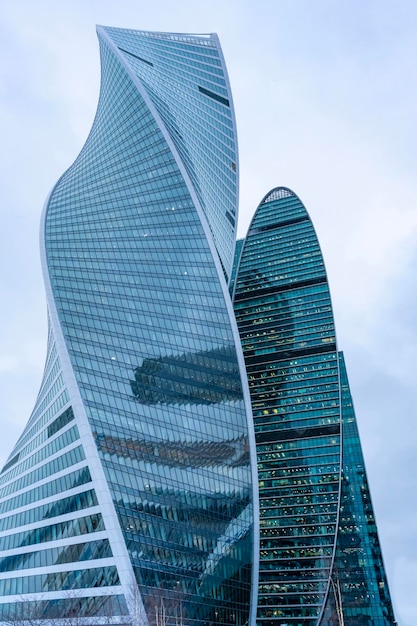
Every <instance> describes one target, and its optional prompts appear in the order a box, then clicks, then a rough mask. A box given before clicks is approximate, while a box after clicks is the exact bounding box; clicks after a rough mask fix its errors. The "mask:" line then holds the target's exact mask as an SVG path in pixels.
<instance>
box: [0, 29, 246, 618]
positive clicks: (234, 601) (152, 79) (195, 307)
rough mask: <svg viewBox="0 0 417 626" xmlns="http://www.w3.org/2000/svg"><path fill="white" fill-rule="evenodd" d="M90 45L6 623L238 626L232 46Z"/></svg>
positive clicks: (3, 572) (239, 470)
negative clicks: (86, 116) (83, 124)
mask: <svg viewBox="0 0 417 626" xmlns="http://www.w3.org/2000/svg"><path fill="white" fill-rule="evenodd" d="M98 36H99V42H100V50H101V63H102V80H101V91H100V99H99V103H98V109H97V113H96V117H95V120H94V124H93V127H92V129H91V132H90V135H89V137H88V139H87V142H86V144H85V145H84V147H83V149H82V151H81V153H80V155H79V157H78V158H77V159H76V161H75V162H74V164H73V165H72V166H71V167H70V168H69V169H68V171H67V172H65V173H64V174H63V176H62V177H61V178H60V179H59V181H58V182H57V184H56V185H55V187H54V189H53V190H52V192H51V194H50V196H49V198H48V200H47V203H46V207H45V211H44V217H43V222H42V227H41V254H42V262H43V268H44V276H45V284H46V290H47V303H48V317H49V338H48V351H47V359H46V365H45V373H44V378H43V382H42V385H41V389H40V391H39V396H38V399H37V401H36V404H35V408H34V410H33V413H32V415H31V417H30V419H29V421H28V424H27V426H26V428H25V430H24V432H23V434H22V436H21V437H20V439H19V441H18V442H17V444H16V446H15V448H14V450H13V451H12V453H11V455H10V457H9V459H8V461H7V463H6V464H5V466H4V468H3V470H2V472H1V475H0V621H2V620H14V621H16V620H19V619H20V618H25V619H27V618H28V616H29V617H31V618H36V619H45V620H46V621H47V622H48V624H50V623H51V619H52V618H55V617H56V618H60V617H67V618H68V617H72V616H74V617H75V616H76V617H77V619H82V618H83V617H90V616H97V615H98V616H101V617H100V620H101V621H102V622H103V623H110V622H109V620H110V618H112V619H113V618H114V619H113V621H111V623H114V624H119V623H124V622H129V620H136V621H137V622H139V623H141V624H145V625H146V624H152V623H155V621H156V622H158V619H159V624H161V623H162V622H161V621H160V620H161V615H162V614H163V615H164V619H165V618H166V619H169V620H170V621H171V622H172V623H174V622H176V623H178V620H180V619H181V620H182V621H183V622H184V623H186V624H189V625H194V624H195V625H197V624H225V625H226V624H246V623H247V622H248V620H249V617H250V615H249V605H250V593H251V577H252V561H253V553H252V550H253V549H252V526H253V517H254V515H253V507H254V506H255V509H256V506H257V500H256V498H255V499H254V498H253V491H255V492H256V489H257V486H256V480H255V481H252V471H251V470H252V468H254V469H255V471H256V465H255V463H254V460H255V459H254V457H253V459H252V465H251V457H250V450H251V449H254V448H253V441H254V440H253V435H252V437H251V434H250V429H251V418H250V414H251V408H250V398H249V390H248V386H247V381H246V376H245V373H244V363H243V356H242V351H241V347H240V342H239V335H238V332H237V328H236V323H235V321H234V316H233V309H232V304H231V301H230V297H229V294H228V286H227V277H228V276H229V274H230V271H231V267H232V261H233V251H234V241H235V232H236V218H237V176H238V163H237V148H236V131H235V124H234V114H233V108H232V98H231V93H230V87H229V83H228V79H227V73H226V69H225V65H224V61H223V57H222V53H221V49H220V46H219V42H218V39H217V37H216V36H215V35H178V34H166V33H148V32H135V31H130V30H120V29H113V28H104V27H99V28H98ZM225 277H226V278H225ZM255 520H257V515H255ZM255 563H256V559H255ZM256 571H257V570H256V566H255V567H254V572H255V576H256ZM136 584H137V585H138V588H137V587H136ZM254 592H256V585H255V586H254ZM254 605H255V602H252V606H254ZM158 612H159V613H158ZM161 612H163V613H161ZM158 614H159V618H158V617H157V616H158ZM100 620H99V621H100Z"/></svg>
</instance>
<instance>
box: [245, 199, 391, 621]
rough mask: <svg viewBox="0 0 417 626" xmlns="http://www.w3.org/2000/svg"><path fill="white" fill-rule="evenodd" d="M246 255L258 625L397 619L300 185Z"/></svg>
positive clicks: (266, 205) (261, 220)
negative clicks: (256, 513)
mask: <svg viewBox="0 0 417 626" xmlns="http://www.w3.org/2000/svg"><path fill="white" fill-rule="evenodd" d="M237 254H239V255H240V258H239V260H237V259H236V261H235V265H234V270H235V275H234V277H233V282H234V308H235V313H236V319H237V323H238V327H239V332H240V336H241V341H242V347H243V351H244V356H245V362H246V368H247V375H248V379H249V385H250V391H251V398H252V410H253V417H254V423H255V436H256V448H257V460H258V471H259V500H260V562H259V598H258V616H257V617H258V623H259V624H261V625H263V626H278V625H280V626H289V625H292V626H338V625H339V624H340V625H344V626H387V625H392V624H394V623H395V622H394V616H393V611H392V606H391V600H390V596H389V591H388V585H387V580H386V575H385V571H384V566H383V562H382V556H381V549H380V545H379V540H378V534H377V530H376V526H375V519H374V514H373V509H372V504H371V500H370V494H369V488H368V484H367V480H366V472H365V467H364V461H363V456H362V452H361V447H360V442H359V436H358V431H357V426H356V421H355V415H354V412H353V407H352V399H351V396H350V392H349V387H348V382H347V376H346V370H345V367H344V361H343V357H342V356H341V355H340V354H339V353H338V352H337V347H336V338H335V329H334V320H333V313H332V307H331V301H330V292H329V286H328V282H327V277H326V271H325V267H324V262H323V257H322V254H321V251H320V247H319V243H318V239H317V236H316V234H315V231H314V228H313V225H312V222H311V220H310V218H309V215H308V213H307V211H306V209H305V207H304V205H303V204H302V202H301V201H300V200H299V198H298V197H297V196H296V195H295V194H294V193H293V192H292V191H291V190H289V189H287V188H284V187H278V188H276V189H273V190H272V191H271V192H269V193H268V194H267V195H266V196H265V197H264V199H263V200H262V202H261V203H260V205H259V207H258V209H257V211H256V213H255V216H254V218H253V220H252V223H251V225H250V227H249V231H248V234H247V237H246V239H245V240H244V241H243V242H242V243H240V245H239V247H238V250H237Z"/></svg>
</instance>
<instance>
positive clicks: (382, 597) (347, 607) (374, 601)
mask: <svg viewBox="0 0 417 626" xmlns="http://www.w3.org/2000/svg"><path fill="white" fill-rule="evenodd" d="M339 367H340V384H341V391H342V416H343V465H342V467H343V469H342V497H341V502H340V518H339V532H338V538H337V545H336V556H335V562H334V567H333V575H332V584H331V589H330V594H329V598H328V604H327V607H326V611H325V615H324V618H323V621H322V626H332V624H334V623H335V620H337V615H338V611H339V613H340V612H341V611H342V612H343V619H344V625H345V626H388V625H391V624H396V622H395V619H394V613H393V610H392V604H391V598H390V593H389V588H388V581H387V577H386V574H385V568H384V563H383V560H382V553H381V546H380V543H379V537H378V531H377V527H376V522H375V515H374V510H373V507H372V501H371V495H370V492H369V485H368V480H367V477H366V469H365V463H364V459H363V454H362V449H361V444H360V440H359V432H358V427H357V423H356V417H355V410H354V408H353V401H352V396H351V393H350V389H349V382H348V378H347V372H346V365H345V360H344V356H343V353H342V352H339ZM336 623H337V621H336Z"/></svg>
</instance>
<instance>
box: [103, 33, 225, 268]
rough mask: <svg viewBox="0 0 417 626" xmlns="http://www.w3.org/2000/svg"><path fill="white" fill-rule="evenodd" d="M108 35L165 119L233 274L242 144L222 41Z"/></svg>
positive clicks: (118, 34)
mask: <svg viewBox="0 0 417 626" xmlns="http://www.w3.org/2000/svg"><path fill="white" fill-rule="evenodd" d="M106 31H107V32H108V34H109V35H110V37H111V38H112V39H113V41H114V42H115V43H116V44H117V46H118V47H119V50H121V53H122V54H123V55H124V57H125V59H126V62H127V63H128V64H129V65H130V66H131V67H132V69H133V71H134V72H135V74H136V75H137V76H138V77H139V78H140V80H141V82H142V84H143V85H144V86H145V88H146V90H147V92H148V94H149V96H150V98H151V100H152V102H153V104H154V105H155V107H156V109H157V110H158V113H159V115H160V116H161V118H162V120H163V121H164V123H165V126H166V128H167V130H168V132H169V133H170V136H171V139H172V141H173V142H174V144H175V146H176V148H177V150H178V152H179V154H180V156H181V159H182V162H183V164H184V166H185V167H186V169H187V172H188V175H189V176H190V178H191V181H192V183H193V186H194V190H195V192H196V194H197V196H198V199H199V201H200V203H201V205H202V208H203V210H204V212H205V214H206V217H207V220H208V223H209V225H210V228H211V231H212V234H213V239H214V242H215V244H216V247H217V250H218V253H219V256H220V259H221V261H222V264H223V267H224V268H225V271H226V274H227V276H229V275H230V270H231V265H232V261H233V247H234V234H235V224H236V220H237V146H236V139H235V131H234V126H233V117H232V111H231V108H230V102H231V94H230V92H229V89H228V85H227V78H226V76H225V68H224V67H223V65H222V60H221V52H220V50H219V48H218V44H217V40H216V39H215V38H211V39H210V44H211V45H207V42H206V41H204V43H202V42H201V39H199V38H196V39H195V40H193V39H190V41H189V42H185V41H179V40H175V39H172V38H171V37H169V36H168V37H166V38H164V37H163V36H158V37H147V36H145V37H141V36H138V33H136V32H134V31H129V30H121V29H113V28H108V29H107V28H106ZM143 59H146V60H147V61H148V63H144V62H143ZM149 62H151V64H149ZM199 87H202V90H199ZM204 91H205V92H206V93H204ZM207 92H208V93H211V94H213V96H211V97H210V96H208V95H206V94H207ZM216 96H219V97H220V98H222V100H224V101H225V102H227V103H228V104H224V103H220V102H219V100H218V99H217V98H216Z"/></svg>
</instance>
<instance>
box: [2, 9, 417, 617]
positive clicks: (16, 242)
mask: <svg viewBox="0 0 417 626" xmlns="http://www.w3.org/2000/svg"><path fill="white" fill-rule="evenodd" d="M95 24H104V25H108V26H120V27H128V28H137V29H145V30H166V31H177V32H194V33H207V32H217V33H218V34H219V36H220V41H221V43H222V46H223V51H224V54H225V58H226V63H227V66H228V71H229V76H230V81H231V85H232V90H233V96H234V104H235V109H236V116H237V124H238V135H239V148H240V177H241V194H240V197H241V202H240V227H239V231H240V235H242V236H243V235H244V234H245V233H246V229H247V226H248V224H249V221H250V219H251V217H252V215H253V212H254V210H255V208H256V206H257V205H258V203H259V202H260V200H261V199H262V197H263V196H264V194H265V193H266V192H267V191H269V190H270V189H271V188H273V187H275V186H278V185H284V186H288V187H290V188H292V189H293V190H294V191H295V193H297V194H298V195H299V196H300V198H301V200H302V201H303V202H304V203H305V205H306V207H307V209H308V211H309V212H310V215H311V217H312V219H313V222H314V224H315V227H316V230H317V234H318V236H319V239H320V242H321V246H322V250H323V254H324V257H325V262H326V265H327V270H328V275H329V280H330V287H331V290H332V296H333V305H334V312H335V317H336V327H337V331H338V341H339V348H340V349H343V350H344V352H345V357H346V363H347V367H348V372H349V376H350V382H351V387H352V392H353V396H354V400H355V406H356V412H357V418H358V422H359V428H360V431H361V435H362V443H363V448H364V453H365V458H366V462H367V469H368V476H369V480H370V484H371V490H372V495H373V502H374V506H375V510H376V518H377V523H378V527H379V532H380V538H381V541H382V548H383V552H384V557H385V562H386V567H387V573H388V578H389V582H390V587H391V593H392V596H393V601H394V605H395V609H396V615H397V619H398V621H399V624H400V626H415V625H416V623H417V594H416V593H415V584H416V581H417V541H416V535H417V510H416V509H417V507H416V486H415V482H416V476H417V471H416V470H417V460H416V459H417V454H416V452H417V428H416V426H415V422H416V418H415V412H416V409H415V396H416V384H415V379H416V350H417V325H416V321H417V319H416V318H417V309H416V301H417V294H416V289H415V284H416V269H417V245H416V244H417V177H416V161H417V147H416V146H417V122H416V119H417V80H416V62H417V61H416V59H417V3H416V2H415V0H389V1H386V0H366V1H365V2H364V0H210V2H208V1H203V0H201V1H199V0H153V1H152V2H148V1H147V2H145V1H143V0H142V1H139V0H117V2H115V1H114V0H68V1H67V2H64V1H63V0H36V1H35V0H1V1H0V58H1V61H0V168H1V169H0V172H1V174H0V176H1V196H2V198H1V205H0V207H1V209H0V238H1V241H0V255H1V259H0V272H1V276H0V302H1V305H2V306H1V310H0V316H1V317H0V411H1V412H0V415H1V426H0V428H1V431H2V438H1V441H0V464H2V463H3V461H4V460H5V459H6V457H7V456H8V454H9V453H10V451H11V448H12V446H13V444H14V443H15V441H16V439H17V437H18V436H19V435H20V433H21V431H22V429H23V427H24V425H25V423H26V421H27V419H28V417H29V414H30V411H31V409H32V407H33V404H34V401H35V398H36V394H37V390H38V387H39V383H40V380H41V375H42V370H43V361H44V356H45V347H46V323H45V320H46V306H45V298H44V289H43V281H42V277H41V270H40V261H39V251H38V230H39V219H40V215H41V211H42V206H43V203H44V201H45V198H46V195H47V194H48V192H49V190H50V189H51V187H52V185H53V184H54V183H55V182H56V180H57V178H58V177H59V176H60V175H61V174H62V173H63V171H64V170H65V169H66V168H67V167H68V166H69V165H70V164H71V163H72V161H73V160H74V159H75V157H76V156H77V153H78V152H79V150H80V149H81V147H82V145H83V143H84V141H85V139H86V136H87V133H88V131H89V128H90V127H91V123H92V120H93V116H94V112H95V107H96V104H97V97H98V90H99V76H100V70H99V55H98V46H97V39H96V35H95Z"/></svg>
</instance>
